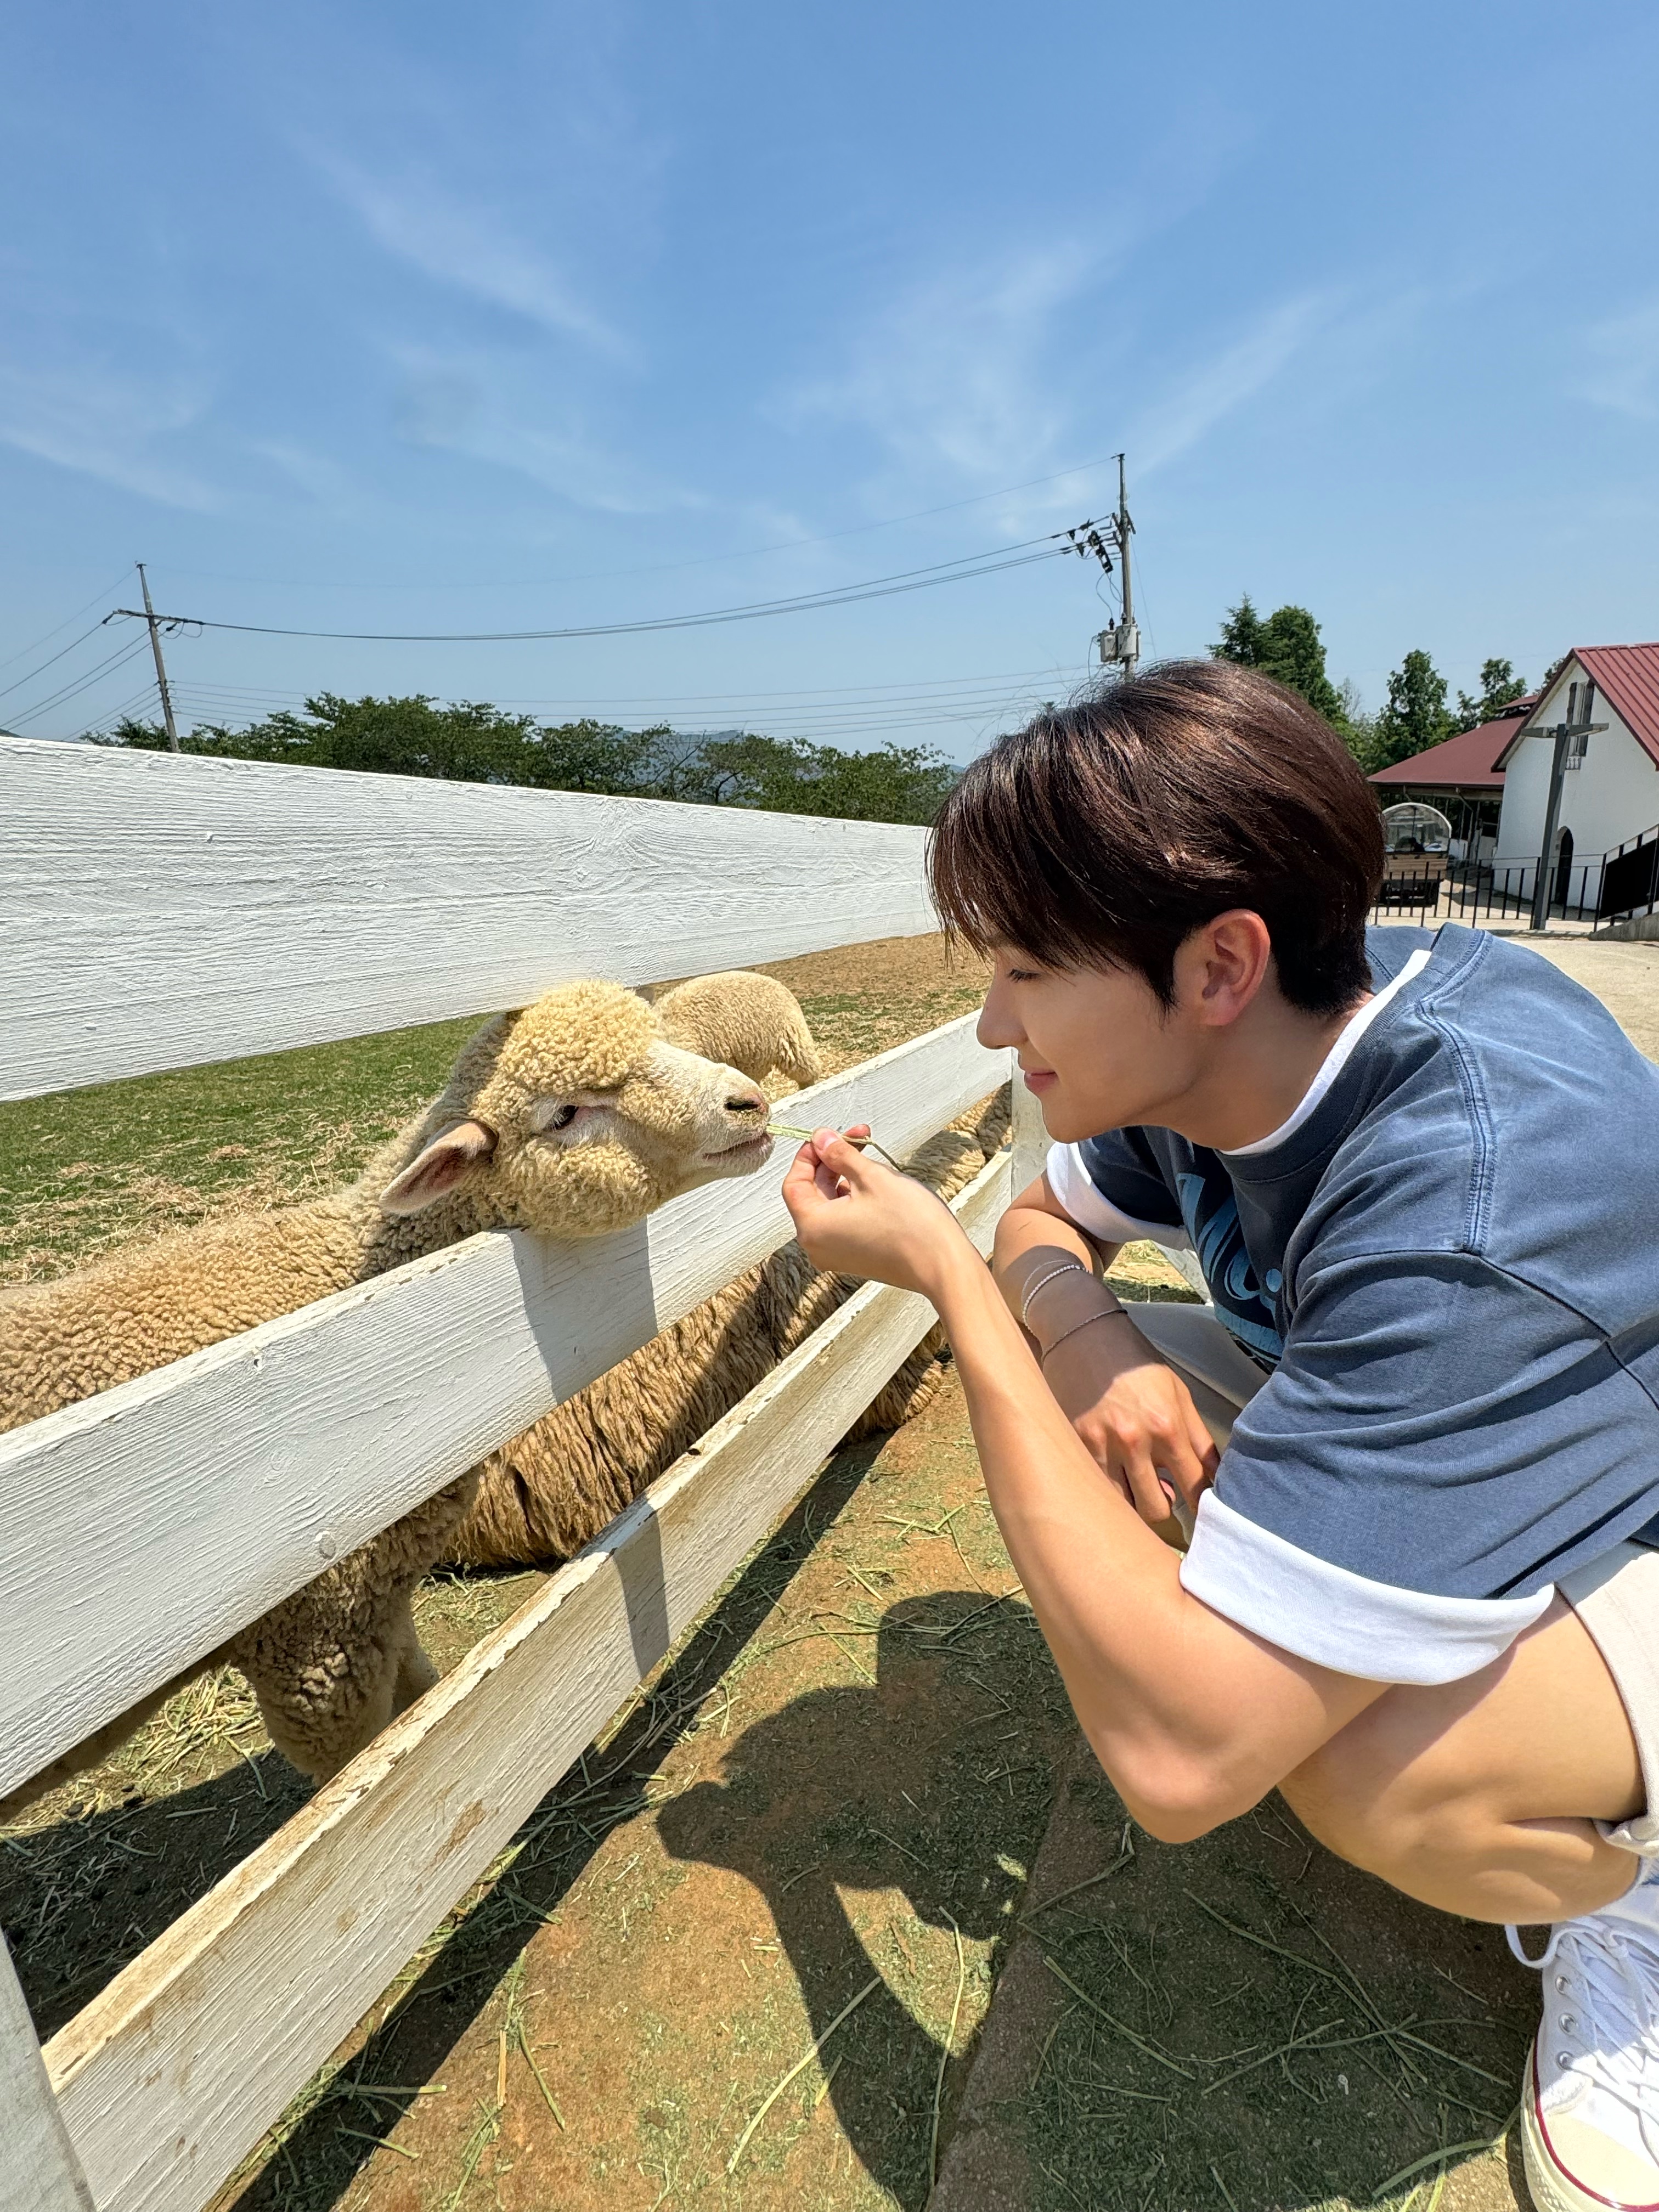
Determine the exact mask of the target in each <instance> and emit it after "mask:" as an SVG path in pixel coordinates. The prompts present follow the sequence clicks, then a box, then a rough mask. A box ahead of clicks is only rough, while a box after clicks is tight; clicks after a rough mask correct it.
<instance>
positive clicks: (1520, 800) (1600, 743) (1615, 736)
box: [1498, 659, 1659, 867]
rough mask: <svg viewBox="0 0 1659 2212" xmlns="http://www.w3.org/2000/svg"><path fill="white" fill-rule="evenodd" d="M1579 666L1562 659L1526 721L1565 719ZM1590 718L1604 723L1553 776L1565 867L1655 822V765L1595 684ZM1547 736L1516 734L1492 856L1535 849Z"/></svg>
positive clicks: (1544, 797)
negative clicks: (1574, 762) (1578, 757)
mask: <svg viewBox="0 0 1659 2212" xmlns="http://www.w3.org/2000/svg"><path fill="white" fill-rule="evenodd" d="M1584 680H1585V678H1584V671H1583V668H1581V667H1580V665H1579V664H1578V662H1577V659H1570V660H1569V661H1568V663H1567V665H1566V666H1565V668H1564V669H1563V670H1562V671H1561V673H1560V675H1559V677H1558V678H1556V680H1555V682H1554V683H1553V684H1552V685H1551V686H1550V689H1549V690H1548V692H1547V694H1546V695H1545V696H1544V697H1543V699H1541V701H1540V702H1539V704H1538V707H1537V708H1536V709H1535V710H1534V713H1533V714H1532V716H1531V718H1530V719H1531V720H1533V721H1534V722H1545V723H1553V722H1560V721H1565V720H1566V712H1567V693H1568V686H1569V684H1582V683H1583V681H1584ZM1590 720H1592V721H1595V722H1605V723H1606V724H1607V728H1606V729H1605V730H1598V731H1597V732H1595V735H1594V737H1592V738H1591V739H1590V741H1589V751H1588V752H1587V754H1586V755H1585V757H1584V763H1583V767H1582V768H1578V769H1571V770H1570V771H1569V772H1568V774H1567V775H1565V776H1564V777H1563V779H1562V782H1561V821H1560V826H1561V828H1562V829H1571V832H1572V847H1573V865H1574V866H1575V867H1577V866H1579V865H1580V864H1581V863H1582V862H1583V861H1585V860H1594V859H1595V858H1597V857H1598V856H1599V855H1600V854H1603V853H1610V852H1612V851H1613V850H1614V849H1615V848H1617V847H1618V846H1620V845H1622V844H1623V843H1624V842H1625V840H1626V838H1627V837H1634V836H1638V834H1639V832H1640V831H1642V830H1644V829H1652V828H1653V827H1654V825H1655V823H1659V766H1656V764H1655V763H1654V761H1653V759H1652V758H1651V757H1650V755H1649V754H1648V753H1647V752H1646V751H1645V750H1644V749H1643V747H1642V746H1641V745H1640V744H1638V742H1637V740H1636V739H1635V738H1634V737H1633V736H1632V734H1631V732H1630V731H1629V729H1628V728H1627V727H1626V725H1625V723H1624V722H1623V721H1622V720H1620V716H1619V714H1618V713H1617V711H1616V710H1615V708H1613V705H1612V702H1610V701H1609V700H1608V699H1607V697H1606V696H1605V695H1604V694H1603V693H1602V692H1601V691H1600V690H1597V692H1596V695H1595V703H1594V705H1593V706H1592V708H1591V709H1590ZM1554 750H1555V740H1554V739H1553V738H1522V741H1521V743H1520V744H1519V746H1518V747H1517V748H1516V751H1515V754H1514V756H1513V757H1512V758H1511V759H1510V764H1509V767H1508V768H1507V769H1506V770H1505V771H1504V805H1503V811H1502V813H1501V814H1500V816H1499V817H1498V860H1499V862H1500V864H1501V862H1502V861H1504V860H1510V859H1514V860H1525V859H1530V858H1531V857H1533V856H1534V854H1536V853H1537V851H1538V848H1539V845H1540V843H1541V840H1542V838H1543V835H1544V811H1545V808H1546V807H1547V805H1548V802H1549V787H1550V763H1551V761H1552V759H1553V757H1554Z"/></svg>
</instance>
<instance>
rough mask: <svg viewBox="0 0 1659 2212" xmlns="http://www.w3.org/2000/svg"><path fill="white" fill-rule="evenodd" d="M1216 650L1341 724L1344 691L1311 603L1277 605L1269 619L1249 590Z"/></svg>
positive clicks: (1229, 618) (1221, 657)
mask: <svg viewBox="0 0 1659 2212" xmlns="http://www.w3.org/2000/svg"><path fill="white" fill-rule="evenodd" d="M1210 651H1211V653H1212V654H1213V655H1214V657H1215V659H1218V660H1234V661H1237V663H1238V665H1240V666H1241V667H1242V668H1259V669H1260V670H1261V673H1262V674H1263V675H1264V676H1271V677H1272V678H1273V679H1274V681H1275V682H1277V683H1279V684H1284V685H1285V689H1286V690H1290V691H1296V692H1299V693H1300V694H1301V696H1302V697H1303V698H1304V699H1305V700H1306V701H1307V702H1308V704H1309V705H1310V707H1311V708H1313V709H1314V711H1315V712H1316V714H1322V715H1323V716H1324V717H1325V720H1327V721H1328V722H1329V723H1331V724H1332V725H1333V726H1334V727H1336V728H1338V729H1340V728H1341V726H1342V698H1341V695H1340V693H1339V691H1338V690H1337V688H1336V686H1335V685H1334V684H1333V683H1332V682H1331V679H1330V677H1329V675H1328V672H1327V671H1326V667H1325V647H1324V644H1323V642H1322V640H1321V638H1320V635H1319V624H1318V623H1316V621H1315V620H1314V618H1313V617H1312V616H1311V615H1310V613H1309V611H1308V610H1307V608H1306V607H1293V606H1283V607H1277V608H1275V609H1274V611H1273V613H1272V614H1270V615H1269V616H1268V617H1267V620H1266V621H1265V622H1264V621H1263V620H1262V618H1261V616H1260V615H1259V614H1257V612H1256V611H1255V607H1254V606H1253V605H1251V602H1250V595H1249V592H1245V594H1244V596H1243V598H1242V599H1240V601H1239V603H1238V605H1237V606H1236V607H1233V608H1231V609H1230V610H1229V611H1228V615H1227V619H1226V621H1225V623H1223V624H1222V628H1221V636H1220V639H1219V641H1218V642H1217V643H1216V644H1214V645H1212V647H1210Z"/></svg>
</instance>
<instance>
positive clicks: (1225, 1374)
mask: <svg viewBox="0 0 1659 2212" xmlns="http://www.w3.org/2000/svg"><path fill="white" fill-rule="evenodd" d="M1129 1318H1130V1319H1131V1320H1132V1321H1133V1323H1134V1325H1135V1327H1136V1328H1138V1329H1139V1331H1140V1333H1141V1334H1142V1335H1143V1336H1144V1337H1145V1338H1146V1340H1147V1342H1148V1343H1149V1344H1151V1345H1152V1347H1153V1349H1154V1350H1155V1351H1156V1352H1158V1354H1159V1356H1160V1357H1161V1358H1164V1359H1167V1360H1168V1361H1169V1363H1170V1366H1172V1367H1173V1368H1175V1369H1176V1370H1177V1371H1178V1372H1179V1373H1180V1375H1181V1376H1182V1380H1183V1381H1184V1382H1185V1383H1187V1384H1188V1388H1189V1389H1191V1390H1192V1392H1193V1398H1194V1403H1195V1404H1196V1406H1197V1407H1198V1410H1199V1412H1200V1414H1201V1415H1202V1417H1203V1419H1204V1421H1205V1424H1206V1426H1207V1427H1208V1428H1209V1430H1210V1432H1211V1434H1212V1436H1213V1437H1215V1440H1216V1442H1217V1443H1218V1444H1219V1445H1222V1446H1224V1447H1225V1444H1226V1442H1227V1437H1228V1435H1229V1433H1230V1431H1231V1427H1232V1417H1233V1415H1234V1413H1237V1411H1238V1410H1239V1409H1240V1408H1241V1407H1243V1406H1246V1405H1248V1404H1249V1401H1250V1400H1251V1399H1252V1398H1253V1397H1254V1396H1255V1393H1256V1392H1257V1391H1258V1390H1259V1389H1261V1385H1262V1383H1264V1382H1265V1381H1266V1380H1267V1377H1266V1376H1264V1375H1263V1374H1262V1373H1261V1370H1260V1369H1259V1368H1258V1367H1257V1366H1256V1365H1255V1362H1254V1360H1252V1359H1250V1358H1249V1357H1248V1356H1247V1355H1246V1354H1245V1353H1244V1352H1242V1351H1241V1350H1240V1348H1239V1346H1237V1343H1236V1342H1235V1341H1234V1340H1233V1339H1232V1338H1231V1336H1229V1334H1227V1332H1226V1330H1225V1328H1223V1327H1222V1326H1221V1324H1220V1322H1218V1321H1217V1320H1216V1319H1215V1317H1214V1316H1213V1315H1212V1313H1211V1311H1210V1310H1209V1309H1208V1308H1207V1307H1206V1306H1194V1305H1173V1304H1172V1305H1150V1304H1148V1305H1137V1306H1134V1307H1132V1308H1131V1309H1130V1313H1129ZM1557 1587H1558V1588H1559V1590H1560V1593H1561V1595H1562V1596H1563V1597H1564V1598H1565V1600H1566V1601H1567V1603H1568V1604H1569V1605H1570V1606H1571V1607H1572V1609H1573V1611H1574V1612H1575V1613H1577V1616H1578V1618H1579V1620H1582V1621H1583V1624H1584V1626H1585V1627H1586V1628H1587V1629H1588V1630H1589V1633H1590V1636H1591V1638H1592V1639H1593V1640H1594V1642H1595V1648H1596V1650H1598V1651H1599V1652H1600V1653H1601V1656H1602V1658H1603V1659H1604V1660H1605V1661H1606V1662H1607V1672H1608V1674H1611V1675H1612V1677H1613V1687H1614V1688H1615V1689H1616V1690H1617V1691H1618V1692H1619V1695H1620V1698H1621V1699H1623V1701H1624V1707H1625V1714H1626V1718H1627V1719H1628V1720H1629V1722H1630V1726H1631V1734H1632V1735H1633V1736H1634V1737H1635V1739H1636V1750H1637V1755H1638V1758H1639V1759H1640V1760H1641V1762H1642V1778H1643V1780H1644V1783H1645V1784H1646V1786H1647V1802H1648V1809H1647V1811H1646V1812H1645V1813H1642V1814H1638V1815H1637V1817H1636V1818H1635V1819H1633V1820H1624V1821H1621V1822H1620V1825H1619V1826H1617V1827H1616V1828H1615V1827H1613V1826H1609V1825H1608V1824H1607V1823H1606V1822H1604V1821H1598V1822H1597V1823H1596V1825H1597V1826H1598V1827H1600V1828H1601V1832H1602V1834H1603V1835H1604V1836H1605V1837H1606V1838H1607V1841H1608V1842H1609V1843H1610V1844H1619V1845H1620V1848H1621V1849H1623V1850H1627V1851H1638V1852H1640V1853H1641V1854H1642V1856H1643V1857H1659V1551H1655V1550H1652V1549H1651V1548H1650V1547H1648V1546H1645V1545H1642V1544H1615V1545H1614V1547H1613V1549H1612V1550H1611V1551H1610V1552H1606V1553H1603V1554H1602V1556H1601V1558H1600V1559H1593V1560H1592V1561H1591V1562H1590V1564H1589V1566H1587V1567H1579V1568H1577V1570H1576V1571H1574V1572H1573V1573H1571V1574H1570V1575H1568V1576H1566V1577H1565V1578H1564V1579H1563V1580H1562V1581H1561V1582H1560V1583H1559V1584H1558V1585H1557Z"/></svg>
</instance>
